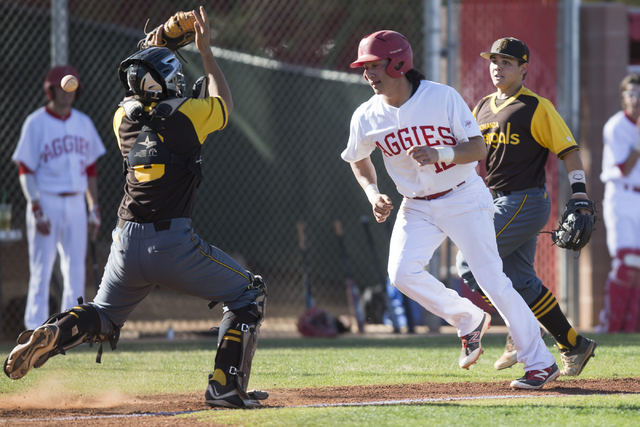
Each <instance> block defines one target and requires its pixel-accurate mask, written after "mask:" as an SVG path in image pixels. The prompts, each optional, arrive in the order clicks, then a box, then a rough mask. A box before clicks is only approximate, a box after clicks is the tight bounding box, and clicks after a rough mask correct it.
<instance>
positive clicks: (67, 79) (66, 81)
mask: <svg viewBox="0 0 640 427" xmlns="http://www.w3.org/2000/svg"><path fill="white" fill-rule="evenodd" d="M60 86H62V89H64V90H65V91H66V92H73V91H74V90H76V89H78V79H76V77H75V76H72V75H71V74H68V75H66V76H64V77H63V78H62V81H61V82H60Z"/></svg>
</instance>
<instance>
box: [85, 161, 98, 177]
mask: <svg viewBox="0 0 640 427" xmlns="http://www.w3.org/2000/svg"><path fill="white" fill-rule="evenodd" d="M87 176H98V167H97V166H96V164H95V163H94V164H92V165H89V166H87Z"/></svg>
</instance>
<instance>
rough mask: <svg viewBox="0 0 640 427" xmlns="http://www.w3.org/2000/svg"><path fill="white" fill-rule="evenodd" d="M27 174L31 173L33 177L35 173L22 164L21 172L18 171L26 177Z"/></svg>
mask: <svg viewBox="0 0 640 427" xmlns="http://www.w3.org/2000/svg"><path fill="white" fill-rule="evenodd" d="M25 173H30V174H31V175H33V171H32V170H31V169H29V168H28V167H26V166H25V165H23V164H22V163H20V170H19V171H18V174H19V175H24V174H25Z"/></svg>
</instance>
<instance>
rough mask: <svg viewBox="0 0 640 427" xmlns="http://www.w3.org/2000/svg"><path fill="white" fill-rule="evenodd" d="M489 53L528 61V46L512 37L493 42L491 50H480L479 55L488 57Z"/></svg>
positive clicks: (489, 56)
mask: <svg viewBox="0 0 640 427" xmlns="http://www.w3.org/2000/svg"><path fill="white" fill-rule="evenodd" d="M491 55H504V56H508V57H510V58H513V59H517V60H518V61H524V62H529V48H528V47H527V45H526V44H524V42H521V41H520V40H518V39H515V38H513V37H504V38H501V39H498V40H496V41H495V42H493V45H492V46H491V52H482V53H481V54H480V56H482V57H483V58H486V59H490V58H491Z"/></svg>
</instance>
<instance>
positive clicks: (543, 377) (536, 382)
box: [511, 363, 560, 390]
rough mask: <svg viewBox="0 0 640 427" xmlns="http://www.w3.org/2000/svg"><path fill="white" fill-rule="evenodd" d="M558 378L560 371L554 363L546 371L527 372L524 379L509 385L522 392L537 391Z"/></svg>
mask: <svg viewBox="0 0 640 427" xmlns="http://www.w3.org/2000/svg"><path fill="white" fill-rule="evenodd" d="M559 376H560V370H559V369H558V365H556V364H555V363H554V364H553V365H551V366H550V367H548V368H547V369H540V370H533V371H527V372H525V374H524V377H522V378H518V379H517V380H515V381H513V382H512V383H511V388H513V389H522V390H539V389H541V388H542V387H544V385H545V384H547V383H550V382H551V381H554V380H555V379H556V378H558V377H559Z"/></svg>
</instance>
